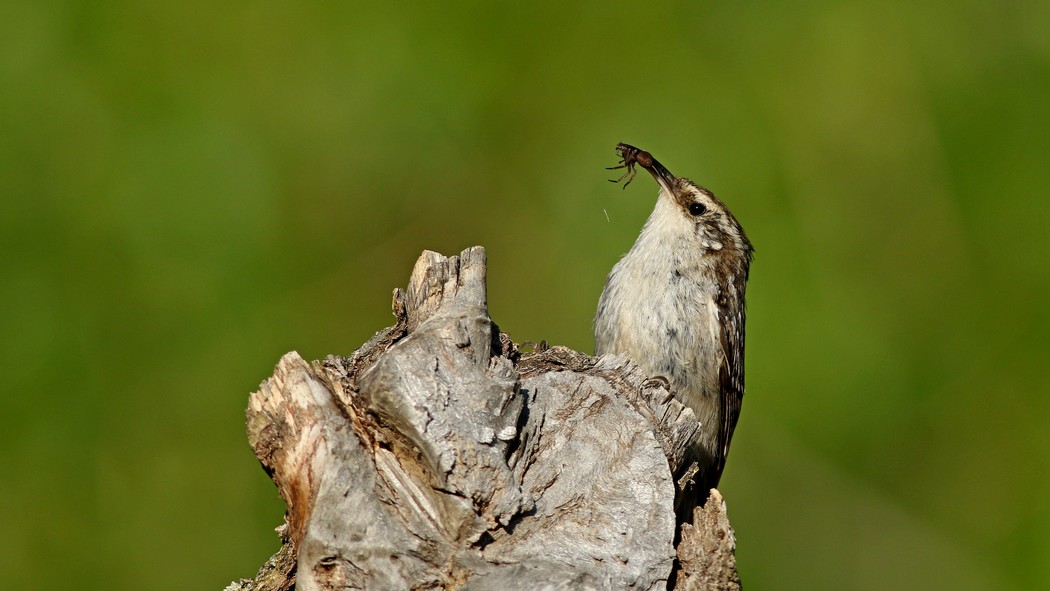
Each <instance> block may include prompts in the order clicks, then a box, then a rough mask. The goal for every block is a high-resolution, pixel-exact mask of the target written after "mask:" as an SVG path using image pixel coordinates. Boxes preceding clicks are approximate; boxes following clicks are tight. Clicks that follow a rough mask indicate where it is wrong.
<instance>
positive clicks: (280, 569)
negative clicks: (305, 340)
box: [227, 247, 739, 591]
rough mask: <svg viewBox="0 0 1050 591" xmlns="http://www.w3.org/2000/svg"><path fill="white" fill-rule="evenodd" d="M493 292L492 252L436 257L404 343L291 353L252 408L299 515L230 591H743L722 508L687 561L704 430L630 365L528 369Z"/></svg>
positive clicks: (425, 259)
mask: <svg viewBox="0 0 1050 591" xmlns="http://www.w3.org/2000/svg"><path fill="white" fill-rule="evenodd" d="M485 274H486V259H485V251H484V249H483V248H481V247H473V248H469V249H467V250H465V251H463V252H462V253H461V254H460V255H459V256H453V257H449V258H445V257H443V256H441V255H439V254H437V253H434V252H429V251H428V252H424V253H423V255H422V256H421V257H420V258H419V261H418V262H417V263H416V265H415V268H414V269H413V271H412V276H411V278H410V280H409V284H408V288H407V290H405V291H402V290H400V289H398V290H395V292H394V305H393V307H394V314H395V316H396V317H397V323H396V324H395V325H394V326H392V327H390V328H387V329H385V330H383V331H380V332H379V333H377V334H376V335H375V336H374V337H373V338H372V339H371V340H369V341H368V342H367V343H365V344H364V345H363V346H362V347H361V348H360V349H358V350H357V351H356V352H355V353H354V354H353V355H351V356H350V357H336V356H329V357H328V358H326V359H325V360H324V361H322V362H312V363H308V362H306V361H304V360H303V359H302V358H301V357H299V355H298V354H296V353H294V352H293V353H288V354H287V355H285V356H284V357H283V358H282V359H281V360H280V362H279V363H278V364H277V368H276V371H275V372H274V375H273V377H271V378H270V379H268V380H266V381H265V382H263V383H262V385H261V386H260V388H259V390H258V391H257V392H254V393H253V394H252V395H251V397H250V400H249V405H248V411H247V422H248V437H249V440H250V442H251V445H252V448H253V449H254V450H255V454H256V456H257V457H258V458H259V461H260V462H261V463H262V466H263V468H264V469H265V470H266V472H267V473H268V474H269V475H270V477H271V478H272V479H273V481H274V483H275V484H276V485H277V488H278V490H279V492H280V494H281V496H282V498H283V499H284V501H285V503H286V504H287V507H288V509H287V513H286V515H285V524H284V525H283V526H281V527H280V528H278V531H279V534H280V536H281V539H282V542H283V546H282V548H281V550H280V551H279V552H278V553H277V554H276V555H275V556H274V557H273V558H271V559H270V560H269V561H268V562H267V563H266V564H265V565H264V566H263V567H262V569H261V570H260V572H259V574H258V576H257V577H256V578H255V579H252V580H248V579H245V580H241V581H240V582H238V583H234V584H231V585H230V586H229V587H227V591H234V590H238V589H240V590H247V589H253V590H288V589H297V590H299V591H315V590H328V589H380V590H383V589H435V590H436V589H465V590H467V589H476V590H488V589H496V590H500V591H513V590H522V591H533V590H536V589H567V590H568V589H667V588H669V584H673V585H675V588H678V589H739V578H738V577H737V575H736V569H735V558H734V555H733V550H734V546H735V541H734V538H733V534H732V529H731V528H730V526H729V522H728V520H727V519H726V517H725V504H724V502H723V501H722V499H721V497H720V496H719V495H718V494H717V491H714V493H713V494H712V495H711V497H710V499H709V500H708V502H707V504H706V505H705V506H703V507H701V508H697V509H696V512H695V514H694V519H693V522H694V525H689V524H684V527H682V529H681V530H680V538H681V541H680V542H679V543H678V548H677V553H676V548H675V545H674V544H675V541H676V535H675V534H676V529H677V528H678V527H679V524H676V523H675V509H674V507H675V491H676V483H675V481H674V479H673V478H672V474H676V473H679V472H680V470H679V468H680V466H679V463H680V461H681V458H682V455H683V452H684V450H685V449H686V446H687V444H688V442H689V441H690V439H691V438H692V437H693V436H694V435H695V434H696V432H697V429H698V428H699V425H698V423H697V421H696V418H695V416H694V415H693V413H692V411H691V410H689V409H688V408H686V407H684V406H683V405H682V404H680V403H679V402H678V401H677V400H675V399H674V398H673V397H672V396H671V394H670V393H669V392H667V390H666V389H665V388H664V387H663V386H662V385H660V384H653V383H651V382H647V381H646V378H647V377H648V376H643V375H640V374H639V372H638V371H637V369H636V368H635V366H634V365H633V364H632V363H630V362H629V361H628V360H626V359H624V358H621V357H615V356H607V357H602V358H595V357H590V356H587V355H584V354H582V353H578V352H576V351H573V350H571V349H567V348H565V347H552V348H547V347H545V346H542V347H533V350H532V351H529V352H523V351H522V350H521V348H519V345H517V344H515V343H514V342H513V341H512V340H511V339H510V337H509V336H507V335H506V334H503V333H501V332H500V331H499V329H498V327H497V326H496V325H495V324H494V323H493V322H492V320H491V319H490V318H489V316H488V309H487V308H488V306H487V296H486V286H485ZM525 348H527V347H525Z"/></svg>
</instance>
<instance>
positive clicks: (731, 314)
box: [714, 277, 746, 484]
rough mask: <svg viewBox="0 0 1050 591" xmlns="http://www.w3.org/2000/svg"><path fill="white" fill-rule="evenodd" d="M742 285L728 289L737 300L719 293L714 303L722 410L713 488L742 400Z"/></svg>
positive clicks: (721, 468) (721, 467)
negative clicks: (719, 346)
mask: <svg viewBox="0 0 1050 591" xmlns="http://www.w3.org/2000/svg"><path fill="white" fill-rule="evenodd" d="M744 281H746V277H744V278H743V281H740V282H739V283H736V282H734V283H735V284H733V285H730V289H736V290H738V293H737V294H735V295H737V297H726V295H727V294H722V293H719V297H718V299H717V303H718V308H719V310H718V311H719V314H720V315H721V318H722V319H723V321H722V323H721V325H722V330H721V335H720V337H721V341H722V343H721V344H722V359H721V362H720V363H719V367H718V381H719V386H720V389H721V392H720V396H719V400H720V404H721V407H722V424H721V425H719V428H718V452H717V453H718V458H717V462H716V466H715V478H714V481H715V484H717V483H718V479H719V478H720V477H721V476H722V470H723V468H725V464H726V457H727V456H728V455H729V444H730V442H731V441H732V439H733V431H734V430H735V429H736V423H737V419H739V418H740V407H741V404H742V403H743V400H744V319H745V312H744V306H743V302H744V293H743V288H744Z"/></svg>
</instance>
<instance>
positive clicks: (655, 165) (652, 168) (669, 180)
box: [638, 152, 678, 197]
mask: <svg viewBox="0 0 1050 591" xmlns="http://www.w3.org/2000/svg"><path fill="white" fill-rule="evenodd" d="M643 154H644V155H645V156H648V158H642V155H643ZM638 164H641V165H642V167H643V168H645V169H646V170H648V171H649V173H650V174H652V175H653V178H654V179H656V182H658V183H660V187H662V188H663V190H664V191H667V194H668V195H671V196H672V197H673V196H674V186H675V181H676V180H678V179H677V178H675V176H674V175H673V174H671V171H669V170H667V169H666V168H664V165H663V164H660V162H659V161H658V160H657V159H656V158H653V156H652V154H650V153H648V152H642V154H639V155H638Z"/></svg>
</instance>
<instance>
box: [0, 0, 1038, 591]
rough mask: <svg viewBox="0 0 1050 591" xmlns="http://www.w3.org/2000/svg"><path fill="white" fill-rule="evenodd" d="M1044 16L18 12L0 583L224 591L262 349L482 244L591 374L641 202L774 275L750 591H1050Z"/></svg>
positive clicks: (759, 348)
mask: <svg viewBox="0 0 1050 591" xmlns="http://www.w3.org/2000/svg"><path fill="white" fill-rule="evenodd" d="M1048 25H1050V4H1048V3H1046V2H1034V1H1033V2H1006V3H997V4H993V3H990V2H983V3H982V2H967V1H963V2H947V1H922V2H883V3H861V2H845V3H840V2H827V1H815V2H752V3H684V2H683V3H678V4H673V3H660V4H651V5H649V4H645V3H637V2H635V3H616V4H611V3H606V2H602V3H590V4H588V3H579V4H571V5H566V4H564V3H560V2H541V3H523V4H521V5H517V6H514V5H504V4H496V3H492V4H490V3H462V4H459V3H456V4H446V3H434V4H418V5H414V6H405V5H402V6H393V5H386V4H385V3H374V2H373V3H358V2H348V3H316V2H307V3H284V2H217V3H216V2H209V3H203V2H193V1H189V2H178V3H177V2H164V1H162V2H128V1H121V0H103V1H101V2H84V1H76V0H69V1H65V2H63V1H58V0H42V1H40V2H11V3H4V4H3V5H0V199H2V202H0V205H2V208H0V240H2V241H3V248H2V250H0V265H2V267H0V270H2V273H3V281H0V304H2V306H0V334H2V335H3V339H2V345H0V347H2V353H0V364H2V366H0V369H2V372H3V373H2V375H3V378H2V382H0V383H2V384H3V394H2V396H0V416H2V417H3V419H4V424H5V428H4V429H3V430H2V431H0V462H2V465H3V472H4V477H3V479H2V480H0V506H3V507H4V509H5V513H6V515H7V517H6V518H5V519H4V525H5V528H4V529H5V532H4V533H5V535H4V536H3V538H2V541H0V569H2V570H3V572H4V579H5V587H8V588H12V589H29V588H36V589H57V588H78V589H142V588H149V589H158V590H164V589H221V588H222V587H223V586H224V585H225V584H226V583H227V582H229V581H230V580H233V579H235V578H238V577H242V576H243V577H247V576H252V575H253V574H254V572H255V570H256V569H257V567H258V566H259V565H261V564H262V562H263V561H264V560H265V559H266V558H267V557H268V556H269V554H270V553H271V552H272V551H274V550H275V549H276V548H277V538H276V535H275V534H274V533H273V531H272V528H273V527H274V526H275V525H277V524H278V523H279V522H280V519H281V514H282V510H283V505H282V504H281V503H280V501H279V499H278V498H277V495H276V491H275V489H274V487H273V486H272V485H271V483H270V482H269V480H268V479H267V477H266V476H265V474H263V472H262V470H260V469H259V467H258V465H257V463H256V461H255V460H254V457H253V456H252V454H251V452H250V450H249V449H248V445H247V443H246V439H245V435H244V430H243V408H244V406H245V403H246V396H247V393H248V392H249V391H251V390H253V389H254V388H255V387H256V386H257V384H258V383H259V381H260V380H262V379H264V378H266V377H267V376H269V374H270V372H271V369H272V366H273V365H274V364H275V363H276V361H277V359H278V358H279V356H280V355H281V354H283V353H284V352H286V351H289V350H292V349H296V350H298V351H300V352H301V353H302V354H303V355H304V356H305V357H307V358H320V357H323V356H324V355H326V354H329V353H341V354H346V353H350V352H351V351H353V350H354V349H355V348H356V347H357V346H358V345H359V344H361V343H362V342H364V341H365V340H366V339H367V338H368V337H369V336H370V335H371V333H372V332H373V331H375V330H378V329H380V328H382V327H383V326H386V325H388V324H389V323H390V322H391V316H390V313H389V299H390V292H391V289H392V288H393V287H395V286H399V285H403V284H404V283H405V282H406V280H407V277H408V273H409V270H410V269H411V265H412V263H413V261H414V259H415V258H416V256H418V254H419V252H420V251H421V250H422V249H425V248H426V249H432V250H438V251H441V252H444V253H455V252H458V251H459V250H460V249H462V248H464V247H467V246H470V245H473V244H482V245H484V246H486V247H487V248H488V252H489V261H490V265H491V269H490V274H489V285H490V302H491V312H492V315H493V317H494V318H495V320H496V321H497V322H498V323H499V324H500V326H501V327H502V328H503V329H504V330H506V331H508V332H509V333H510V334H511V335H512V336H514V337H515V338H516V339H517V340H519V341H521V340H526V339H530V340H539V339H547V340H549V341H550V342H552V343H558V344H564V345H568V346H571V347H574V348H577V349H581V350H584V351H590V350H591V337H590V322H591V317H592V315H593V311H594V307H595V303H596V301H597V298H598V294H599V293H600V291H601V288H602V284H603V281H604V277H605V274H606V273H607V272H608V270H609V269H610V268H611V266H612V265H613V263H614V262H615V261H616V260H617V258H618V257H619V256H620V255H621V254H622V253H623V252H625V251H626V250H627V249H628V248H629V247H630V245H631V243H632V242H633V240H634V238H635V236H636V235H637V232H638V230H639V228H640V227H641V224H642V222H643V221H644V219H645V217H646V215H647V214H648V211H649V210H650V209H651V207H652V204H653V200H654V197H655V195H656V188H655V185H653V184H652V183H651V182H649V181H648V179H643V178H641V177H639V180H638V182H636V183H635V184H633V185H632V186H631V187H630V188H629V189H628V190H626V191H621V190H620V189H619V187H617V186H613V185H610V184H609V183H607V182H606V179H608V178H612V176H611V173H609V172H607V171H605V170H603V167H605V166H611V165H613V164H615V161H616V158H615V155H614V154H613V150H612V148H613V146H614V145H615V144H616V142H618V141H621V140H622V141H628V142H630V143H633V144H635V145H639V146H642V147H643V148H645V149H648V150H651V151H652V152H653V153H654V154H655V155H656V156H657V157H658V158H660V160H661V161H663V162H664V163H665V164H666V165H667V166H668V167H669V168H670V169H671V170H672V171H674V172H676V173H677V174H681V175H684V176H688V177H690V178H693V179H694V180H696V181H698V182H701V183H703V184H704V185H706V186H708V187H710V188H712V189H713V190H714V191H715V192H716V193H717V194H718V195H719V196H720V197H722V199H723V200H725V201H726V202H727V203H728V204H729V205H730V206H731V207H732V208H733V211H734V212H735V213H736V215H737V217H738V218H739V219H740V220H741V221H742V222H743V224H744V226H745V227H746V228H747V231H748V233H749V235H750V236H751V238H752V240H753V241H754V243H755V245H756V247H757V259H756V261H755V264H754V266H753V272H752V283H751V287H750V290H749V310H750V318H749V323H748V351H747V353H748V396H747V404H745V410H744V414H743V418H742V420H741V423H740V427H739V429H738V432H737V436H736V438H735V440H734V450H733V454H732V457H731V460H730V463H729V467H728V469H727V472H726V477H725V478H724V479H723V486H724V491H725V494H726V496H727V498H728V501H729V508H730V514H731V517H732V518H733V522H734V524H735V526H736V528H737V536H738V540H739V560H740V568H741V572H742V575H743V578H744V581H745V582H746V583H747V585H748V588H749V589H752V590H755V589H873V590H874V589H988V588H1003V589H1031V588H1035V587H1038V586H1040V585H1042V584H1045V581H1047V580H1050V469H1048V468H1050V466H1048V463H1050V461H1048V460H1050V430H1048V425H1050V401H1048V398H1047V387H1046V383H1047V380H1046V378H1045V376H1044V374H1043V371H1044V370H1045V367H1046V364H1047V358H1048V354H1050V346H1048V341H1047V334H1048V329H1050V326H1048V324H1050V323H1048V315H1050V312H1048V309H1050V298H1048V293H1050V290H1048V287H1050V285H1048V284H1050V252H1048V251H1050V240H1048V239H1047V234H1046V228H1047V227H1048V225H1050V224H1048V222H1050V202H1048V201H1047V200H1046V196H1047V189H1048V188H1050V182H1048V181H1050V174H1048V168H1050V167H1048V162H1050V35H1048V34H1047V30H1048Z"/></svg>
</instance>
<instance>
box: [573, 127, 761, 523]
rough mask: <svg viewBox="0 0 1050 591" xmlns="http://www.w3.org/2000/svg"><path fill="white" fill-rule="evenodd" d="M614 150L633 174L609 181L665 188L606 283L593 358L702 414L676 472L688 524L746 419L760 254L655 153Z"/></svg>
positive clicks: (704, 192)
mask: <svg viewBox="0 0 1050 591" xmlns="http://www.w3.org/2000/svg"><path fill="white" fill-rule="evenodd" d="M616 151H617V154H618V155H619V156H620V164H619V165H618V166H615V167H612V168H610V169H609V170H618V169H626V171H625V172H624V174H623V176H621V177H620V178H619V179H613V180H612V181H611V182H620V181H624V180H626V182H624V185H623V186H624V188H626V187H627V185H629V184H630V183H631V181H632V180H634V177H635V175H636V174H637V169H636V168H635V166H636V165H640V166H641V167H642V168H645V169H646V170H648V171H649V172H650V173H651V174H652V176H653V178H655V179H656V182H657V184H658V185H659V189H660V190H659V195H658V196H657V199H656V205H655V207H654V208H653V212H652V214H651V215H650V216H649V219H648V220H647V221H646V222H645V225H644V226H643V227H642V230H641V233H640V234H639V235H638V239H637V240H636V241H635V243H634V245H633V246H632V247H631V249H630V251H628V252H627V254H625V255H624V256H623V257H622V258H621V259H620V261H619V262H617V263H616V265H615V266H614V267H613V268H612V271H611V272H610V273H609V275H608V278H607V279H606V282H605V287H604V289H603V290H602V295H601V297H600V299H599V301H598V309H597V312H596V314H595V318H594V343H595V355H607V354H620V355H624V356H626V357H627V358H629V359H630V360H631V361H633V362H634V363H635V364H636V365H637V366H638V367H639V368H640V369H641V370H642V372H644V374H645V375H647V376H648V377H650V378H655V379H658V380H660V381H665V382H666V385H667V386H668V390H669V391H670V392H671V394H673V395H674V396H675V397H676V398H678V400H680V401H681V402H682V403H683V404H684V405H685V406H687V407H689V408H691V409H692V410H693V413H694V414H695V415H696V418H697V420H698V421H699V423H700V429H699V431H698V434H697V436H696V437H695V438H694V440H693V441H692V442H691V443H690V444H689V446H688V448H687V450H686V457H685V458H684V461H683V462H682V463H681V466H682V468H681V469H680V470H679V474H676V475H675V476H676V478H679V477H681V476H682V475H683V473H685V472H686V471H687V470H688V471H689V472H690V473H692V477H691V478H688V475H687V478H686V480H687V482H686V483H682V482H680V485H679V497H678V501H676V507H677V510H678V513H679V517H680V520H682V519H684V520H687V521H691V519H690V518H691V515H692V507H695V506H696V505H699V504H702V503H703V502H704V501H705V500H706V498H707V496H708V494H709V492H710V489H712V488H716V487H717V486H718V483H719V480H720V479H721V476H722V472H723V470H724V468H725V464H726V457H727V455H728V454H729V445H730V443H731V441H732V439H733V431H734V430H735V429H736V425H737V421H738V419H739V417H740V408H741V404H742V402H743V398H744V322H745V317H746V314H745V306H744V295H745V290H746V287H747V281H748V274H749V272H750V267H751V261H752V259H753V256H754V248H753V247H752V245H751V242H750V240H748V237H747V235H746V234H745V233H744V229H743V228H742V227H741V225H740V223H739V222H738V221H737V219H736V217H735V216H734V215H733V214H732V212H730V211H729V208H728V207H726V205H725V204H724V203H723V202H722V201H720V200H719V199H718V198H717V197H715V195H714V193H712V192H711V191H710V190H708V189H706V188H704V187H702V186H700V185H698V184H696V183H694V182H693V181H691V180H689V179H686V178H682V177H676V176H675V175H673V174H671V172H670V171H668V170H667V168H665V167H664V166H663V165H662V164H660V162H658V161H657V160H656V159H655V158H653V156H652V154H650V153H649V152H646V151H644V150H641V149H639V148H636V147H634V146H631V145H628V144H624V143H620V144H618V145H617V146H616ZM693 463H695V468H692V466H693ZM694 470H695V472H694ZM686 497H688V498H686ZM682 507H685V508H686V509H684V510H683V509H681V508H682ZM683 511H684V512H685V513H686V514H687V515H685V517H683V515H682V514H683Z"/></svg>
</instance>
